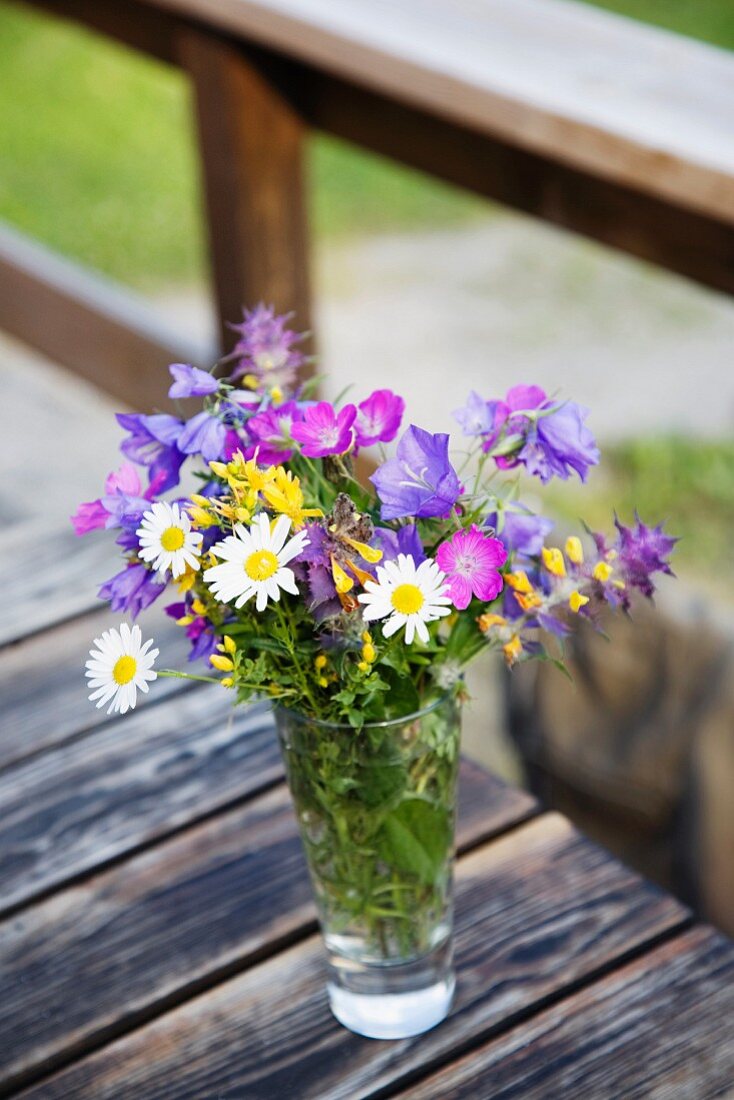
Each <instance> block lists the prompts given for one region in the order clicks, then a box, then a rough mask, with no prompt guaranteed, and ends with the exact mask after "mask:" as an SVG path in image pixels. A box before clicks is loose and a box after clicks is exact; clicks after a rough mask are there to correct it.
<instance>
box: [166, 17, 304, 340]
mask: <svg viewBox="0 0 734 1100" xmlns="http://www.w3.org/2000/svg"><path fill="white" fill-rule="evenodd" d="M179 56H180V59H181V64H182V66H183V68H184V71H185V72H187V73H188V75H189V77H190V78H191V81H192V85H193V91H194V97H195V102H196V115H197V123H198V141H199V150H200V156H201V164H202V174H203V184H204V193H205V203H206V218H207V225H208V232H209V244H210V254H211V264H212V275H213V282H214V291H215V296H216V306H217V312H218V318H219V326H220V334H221V341H222V350H223V351H225V352H226V351H229V350H230V348H231V346H232V342H233V334H232V332H231V330H230V329H228V328H227V322H228V321H229V322H232V321H239V320H240V319H241V316H242V307H243V306H252V305H254V304H256V303H257V302H260V301H263V302H265V303H266V304H271V303H272V305H274V306H275V308H276V310H277V311H278V312H279V313H283V312H286V311H290V310H293V311H294V312H295V314H296V318H295V320H296V324H297V326H298V328H300V329H301V330H303V329H308V330H310V329H311V316H310V288H309V250H308V226H307V210H306V191H305V180H304V146H305V139H306V130H307V127H306V123H305V121H304V120H303V118H302V117H301V115H300V113H299V111H298V110H297V109H296V107H295V106H294V103H293V101H292V98H291V95H290V94H289V93H290V92H291V91H292V87H289V83H290V84H291V85H292V74H291V73H290V72H289V70H288V66H287V63H285V62H281V61H278V60H273V59H270V58H267V57H264V56H262V55H261V54H260V53H259V52H255V51H249V50H248V51H246V50H245V49H244V48H242V47H239V46H237V45H234V44H231V43H229V42H227V41H223V40H220V39H218V38H217V37H215V36H214V35H208V34H206V33H205V32H203V31H199V30H188V29H184V30H182V31H181V32H180V38H179ZM309 350H310V349H309Z"/></svg>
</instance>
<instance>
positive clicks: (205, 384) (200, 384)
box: [168, 363, 219, 397]
mask: <svg viewBox="0 0 734 1100" xmlns="http://www.w3.org/2000/svg"><path fill="white" fill-rule="evenodd" d="M168 369H169V371H170V372H171V375H172V376H173V379H174V381H173V385H172V386H171V388H170V389H169V391H168V396H169V397H206V396H207V395H208V394H210V393H216V392H217V390H218V389H219V382H218V381H217V379H216V378H214V377H213V376H212V375H211V374H209V373H208V372H207V371H205V370H199V368H198V367H190V366H189V365H188V363H171V365H170V367H169V368H168Z"/></svg>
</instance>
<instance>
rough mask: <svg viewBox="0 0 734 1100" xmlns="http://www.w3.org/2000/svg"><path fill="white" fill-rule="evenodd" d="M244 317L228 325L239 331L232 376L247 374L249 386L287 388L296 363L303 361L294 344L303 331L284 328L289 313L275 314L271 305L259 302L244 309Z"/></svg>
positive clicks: (296, 366)
mask: <svg viewBox="0 0 734 1100" xmlns="http://www.w3.org/2000/svg"><path fill="white" fill-rule="evenodd" d="M244 314H245V319H244V321H243V322H242V324H240V325H232V326H231V327H232V328H233V329H234V331H235V332H238V333H239V340H238V341H237V343H236V344H235V347H234V351H233V353H232V355H233V358H235V359H237V360H238V362H237V364H236V366H235V368H234V370H233V371H232V376H231V377H232V379H233V381H234V380H237V379H238V378H242V377H243V376H244V377H247V376H250V380H251V381H252V383H254V385H253V388H261V387H265V388H266V389H273V388H274V387H275V386H279V387H280V388H281V389H284V390H287V389H290V388H291V387H292V386H293V385H294V383H295V381H296V375H297V372H298V369H299V367H301V366H302V365H303V363H305V361H306V357H305V356H304V354H303V352H302V351H300V350H299V349H298V348H297V347H295V345H296V344H298V343H300V342H301V340H303V338H304V336H305V333H299V332H293V331H292V330H291V329H289V328H287V327H286V326H287V324H288V321H289V320H290V318H291V317H292V316H293V315H292V314H290V313H288V314H284V315H283V316H280V317H279V316H277V315H276V313H275V310H274V308H273V307H272V306H265V305H264V304H263V303H262V302H261V303H260V304H259V305H258V306H256V307H255V309H252V310H245V311H244Z"/></svg>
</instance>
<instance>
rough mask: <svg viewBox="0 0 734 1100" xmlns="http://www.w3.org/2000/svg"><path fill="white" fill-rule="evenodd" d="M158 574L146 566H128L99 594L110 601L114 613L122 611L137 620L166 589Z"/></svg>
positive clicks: (103, 586)
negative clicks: (158, 578)
mask: <svg viewBox="0 0 734 1100" xmlns="http://www.w3.org/2000/svg"><path fill="white" fill-rule="evenodd" d="M165 587H166V585H165V582H164V583H163V584H161V582H160V581H159V580H157V579H156V574H155V573H154V572H152V571H151V570H150V569H146V567H145V566H144V565H141V564H139V563H134V564H133V565H128V566H127V567H126V568H125V569H123V570H122V571H121V572H120V573H116V574H115V576H114V577H111V578H110V579H109V580H108V581H105V582H104V584H103V585H102V587H101V588H100V590H99V592H98V593H97V594H98V596H99V598H100V599H101V600H109V604H110V607H111V609H112V610H113V611H122V612H123V613H125V614H129V615H130V616H131V617H132V618H133V619H134V618H136V617H137V616H138V615H139V614H140V612H141V611H144V610H145V608H146V607H150V605H151V604H152V603H153V601H154V600H156V599H157V598H158V597H159V596H160V594H161V592H163V590H164V589H165Z"/></svg>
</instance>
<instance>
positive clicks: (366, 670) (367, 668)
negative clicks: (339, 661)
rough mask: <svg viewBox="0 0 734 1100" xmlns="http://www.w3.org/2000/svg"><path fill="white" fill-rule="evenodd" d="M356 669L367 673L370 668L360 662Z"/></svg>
mask: <svg viewBox="0 0 734 1100" xmlns="http://www.w3.org/2000/svg"><path fill="white" fill-rule="evenodd" d="M357 668H358V669H359V671H360V672H369V670H370V666H369V665H368V664H367V662H366V661H360V662H359V664H358V665H357Z"/></svg>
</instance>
